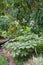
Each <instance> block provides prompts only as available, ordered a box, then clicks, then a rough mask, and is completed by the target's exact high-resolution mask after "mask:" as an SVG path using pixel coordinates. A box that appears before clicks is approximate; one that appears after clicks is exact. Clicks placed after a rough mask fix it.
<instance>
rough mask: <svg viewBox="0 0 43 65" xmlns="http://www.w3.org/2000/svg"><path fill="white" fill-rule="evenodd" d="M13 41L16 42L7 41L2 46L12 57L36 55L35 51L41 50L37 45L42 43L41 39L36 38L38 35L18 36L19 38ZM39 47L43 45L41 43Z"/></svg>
mask: <svg viewBox="0 0 43 65" xmlns="http://www.w3.org/2000/svg"><path fill="white" fill-rule="evenodd" d="M15 40H17V41H16V42H10V41H8V42H7V43H5V45H4V46H5V47H6V48H7V49H8V50H9V51H10V52H11V55H12V56H13V57H18V56H20V57H22V56H27V55H28V54H31V53H33V52H34V53H37V51H40V49H41V48H42V47H40V49H39V45H40V44H41V41H43V39H42V37H38V35H35V34H28V35H24V36H19V37H16V39H15ZM41 45H43V42H42V44H41ZM37 47H38V48H37ZM38 49H39V50H38ZM42 50H43V48H42ZM40 52H41V51H40Z"/></svg>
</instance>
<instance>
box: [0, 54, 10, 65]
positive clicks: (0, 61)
mask: <svg viewBox="0 0 43 65" xmlns="http://www.w3.org/2000/svg"><path fill="white" fill-rule="evenodd" d="M0 65H9V64H8V61H7V60H6V58H5V57H3V56H1V55H0Z"/></svg>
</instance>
